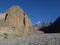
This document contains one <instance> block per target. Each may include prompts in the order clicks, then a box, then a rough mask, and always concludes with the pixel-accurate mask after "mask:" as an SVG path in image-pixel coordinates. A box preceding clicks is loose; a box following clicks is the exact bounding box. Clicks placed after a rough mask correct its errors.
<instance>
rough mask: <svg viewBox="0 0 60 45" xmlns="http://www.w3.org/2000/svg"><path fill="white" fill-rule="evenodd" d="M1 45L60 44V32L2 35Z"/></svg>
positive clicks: (0, 36) (0, 38)
mask: <svg viewBox="0 0 60 45" xmlns="http://www.w3.org/2000/svg"><path fill="white" fill-rule="evenodd" d="M5 36H7V37H5ZM0 45H60V34H59V33H58V34H41V35H29V36H23V37H22V36H21V37H19V36H17V35H0Z"/></svg>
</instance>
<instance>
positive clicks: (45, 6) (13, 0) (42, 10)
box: [0, 0, 60, 24]
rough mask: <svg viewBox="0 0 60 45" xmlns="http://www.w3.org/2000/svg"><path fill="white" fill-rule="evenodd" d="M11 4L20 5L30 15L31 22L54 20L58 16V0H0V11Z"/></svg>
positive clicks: (59, 9) (59, 11) (59, 4)
mask: <svg viewBox="0 0 60 45" xmlns="http://www.w3.org/2000/svg"><path fill="white" fill-rule="evenodd" d="M13 5H18V6H20V7H21V8H22V9H23V10H24V11H25V12H26V13H27V15H28V16H29V17H30V19H31V21H32V24H35V23H37V22H38V21H41V22H43V21H45V22H51V21H55V20H56V18H57V17H59V16H60V0H0V12H4V11H5V10H7V9H8V8H9V7H11V6H13Z"/></svg>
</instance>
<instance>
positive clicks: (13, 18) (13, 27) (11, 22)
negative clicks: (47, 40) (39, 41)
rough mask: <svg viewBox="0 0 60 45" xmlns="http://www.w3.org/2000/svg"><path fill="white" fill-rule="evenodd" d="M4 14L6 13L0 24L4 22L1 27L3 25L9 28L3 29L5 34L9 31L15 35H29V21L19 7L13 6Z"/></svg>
mask: <svg viewBox="0 0 60 45" xmlns="http://www.w3.org/2000/svg"><path fill="white" fill-rule="evenodd" d="M5 13H6V14H5V17H4V18H3V19H2V20H4V21H2V22H4V24H3V25H5V27H8V28H10V29H8V28H5V27H4V29H5V30H6V31H5V32H9V31H10V32H11V33H16V34H28V33H30V29H31V26H32V25H31V22H30V19H29V17H28V16H27V15H26V14H25V12H24V11H23V10H22V9H21V8H20V7H19V6H13V7H11V8H10V9H9V10H7V11H6V12H5ZM0 29H1V28H0ZM4 29H1V30H4ZM8 30H9V31H8ZM0 32H1V31H0Z"/></svg>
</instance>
